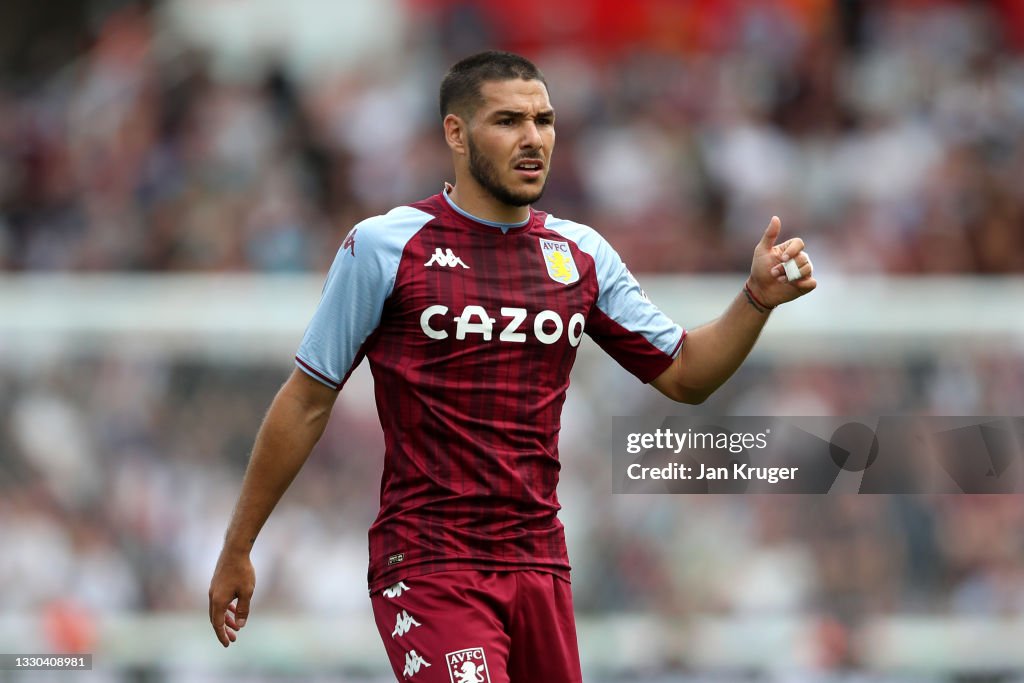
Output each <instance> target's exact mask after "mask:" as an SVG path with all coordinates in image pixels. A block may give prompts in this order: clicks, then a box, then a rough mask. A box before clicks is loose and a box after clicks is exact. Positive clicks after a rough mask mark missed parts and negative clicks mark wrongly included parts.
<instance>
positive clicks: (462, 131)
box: [444, 114, 469, 154]
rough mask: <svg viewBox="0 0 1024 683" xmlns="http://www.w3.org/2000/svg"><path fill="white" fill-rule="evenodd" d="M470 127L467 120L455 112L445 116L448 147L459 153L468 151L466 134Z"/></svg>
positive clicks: (445, 139) (445, 137)
mask: <svg viewBox="0 0 1024 683" xmlns="http://www.w3.org/2000/svg"><path fill="white" fill-rule="evenodd" d="M468 133H469V129H468V127H467V125H466V122H465V121H463V120H462V118H461V117H459V116H457V115H455V114H448V115H447V116H445V117H444V141H445V142H446V143H448V147H449V148H450V149H451V150H452V151H453V152H456V153H458V154H465V153H466V136H467V135H468Z"/></svg>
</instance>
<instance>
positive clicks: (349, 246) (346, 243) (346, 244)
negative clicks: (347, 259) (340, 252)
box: [341, 228, 359, 256]
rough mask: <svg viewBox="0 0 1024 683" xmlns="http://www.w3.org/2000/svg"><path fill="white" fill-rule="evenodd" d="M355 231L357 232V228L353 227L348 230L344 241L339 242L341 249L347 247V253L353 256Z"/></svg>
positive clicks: (354, 251)
mask: <svg viewBox="0 0 1024 683" xmlns="http://www.w3.org/2000/svg"><path fill="white" fill-rule="evenodd" d="M357 232H359V229H358V228H355V229H353V230H352V232H350V233H349V234H348V237H346V238H345V241H344V242H342V243H341V248H342V249H348V253H350V254H352V255H353V256H355V255H356V233H357Z"/></svg>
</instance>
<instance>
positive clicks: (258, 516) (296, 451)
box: [210, 369, 338, 647]
mask: <svg viewBox="0 0 1024 683" xmlns="http://www.w3.org/2000/svg"><path fill="white" fill-rule="evenodd" d="M337 396H338V392H337V391H335V390H334V389H331V388H330V387H327V386H325V385H324V384H322V383H320V382H318V381H316V380H314V379H313V378H311V377H309V376H308V375H307V374H306V373H304V372H302V371H301V370H298V369H296V370H294V371H293V372H292V375H291V377H289V378H288V381H287V382H285V384H284V386H283V387H281V390H280V391H279V392H278V393H277V396H276V397H275V398H274V401H273V403H272V404H271V406H270V410H269V411H267V416H266V418H264V420H263V425H262V426H261V427H260V430H259V433H258V434H257V436H256V444H255V446H254V447H253V451H252V457H251V458H250V459H249V466H248V467H247V468H246V471H245V477H244V479H243V480H242V490H241V493H239V496H238V502H237V504H236V505H235V510H234V513H233V514H232V516H231V522H230V524H229V526H228V531H227V535H226V536H225V539H224V548H223V549H222V550H221V554H220V558H219V559H218V561H217V568H216V569H215V570H214V574H213V579H212V580H211V582H210V623H211V624H212V625H213V630H214V632H215V633H216V634H217V639H218V640H220V642H221V644H222V645H224V647H227V646H228V644H229V643H230V642H233V641H234V640H235V638H236V637H237V636H236V633H235V632H236V631H237V630H238V629H240V628H241V627H242V626H244V625H245V620H246V618H247V617H248V616H249V600H250V599H251V598H252V594H253V590H254V589H255V585H256V576H255V572H254V570H253V567H252V562H251V561H250V560H249V552H250V551H251V550H252V546H253V543H254V542H255V541H256V536H257V535H258V534H259V532H260V529H262V528H263V525H264V523H265V522H266V521H267V518H268V517H269V516H270V513H271V511H273V509H274V507H275V506H276V505H277V502H278V501H279V500H280V499H281V496H282V495H284V492H285V490H286V489H287V488H288V486H289V485H290V484H291V482H292V480H293V479H294V478H295V475H297V474H298V472H299V470H300V469H302V466H303V464H304V463H305V462H306V459H307V458H308V457H309V454H310V452H311V451H312V450H313V446H315V445H316V442H317V441H319V440H320V436H321V435H322V434H323V432H324V427H326V425H327V421H328V419H329V418H330V416H331V409H332V407H333V406H334V401H335V399H336V398H337ZM235 599H237V600H238V603H237V605H234V606H231V603H232V602H233V601H234V600H235Z"/></svg>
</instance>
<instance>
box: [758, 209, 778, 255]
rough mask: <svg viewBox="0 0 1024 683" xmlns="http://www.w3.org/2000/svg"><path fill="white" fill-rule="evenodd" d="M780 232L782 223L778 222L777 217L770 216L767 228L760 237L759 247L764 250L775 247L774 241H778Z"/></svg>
mask: <svg viewBox="0 0 1024 683" xmlns="http://www.w3.org/2000/svg"><path fill="white" fill-rule="evenodd" d="M780 232H782V221H780V220H779V217H778V216H772V220H771V222H769V223H768V228H767V229H766V230H765V231H764V235H762V236H761V244H760V246H761V247H763V248H765V249H771V248H772V247H773V246H775V240H776V239H778V237H779V233H780Z"/></svg>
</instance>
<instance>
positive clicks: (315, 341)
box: [295, 207, 431, 390]
mask: <svg viewBox="0 0 1024 683" xmlns="http://www.w3.org/2000/svg"><path fill="white" fill-rule="evenodd" d="M430 218H431V216H430V215H429V214H426V213H424V212H422V211H419V210H418V209H413V208H411V207H400V208H398V209H394V210H393V211H391V212H389V213H388V214H387V215H385V216H375V217H374V218H369V219H367V220H365V221H363V222H361V223H359V224H358V225H356V226H355V227H354V228H353V229H352V231H351V232H350V233H349V234H348V235H347V236H346V237H345V240H344V241H343V242H342V245H341V248H340V249H339V250H338V253H337V255H336V256H335V257H334V263H333V264H332V265H331V269H330V271H328V273H327V281H326V282H325V284H324V289H323V294H322V296H321V298H320V304H319V306H317V309H316V312H315V313H314V314H313V318H312V319H311V320H310V322H309V325H308V327H307V328H306V332H305V334H304V335H303V338H302V343H301V344H300V345H299V350H298V352H297V353H296V355H295V363H296V365H297V366H298V367H299V368H300V369H301V370H302V371H303V372H305V373H306V374H308V375H309V376H311V377H312V378H313V379H316V380H317V381H319V382H322V383H323V384H326V385H327V386H329V387H331V388H332V389H335V390H337V389H341V387H342V385H344V383H345V380H346V379H347V378H348V376H349V374H351V372H352V370H354V369H355V368H356V366H357V365H358V364H359V362H360V361H361V360H362V357H363V351H364V345H365V344H366V342H367V340H368V339H369V338H370V336H371V335H372V334H373V332H374V331H375V330H376V329H377V327H378V326H379V325H380V321H381V314H382V312H383V310H384V302H385V301H387V299H388V297H389V296H391V293H392V291H394V286H395V277H396V275H397V273H398V266H399V264H400V263H401V259H402V253H403V251H404V249H405V245H406V244H407V243H408V241H409V240H410V239H412V237H413V235H415V234H416V232H418V231H419V230H420V229H421V228H422V227H423V225H424V224H426V223H427V222H428V221H429V220H430Z"/></svg>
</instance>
